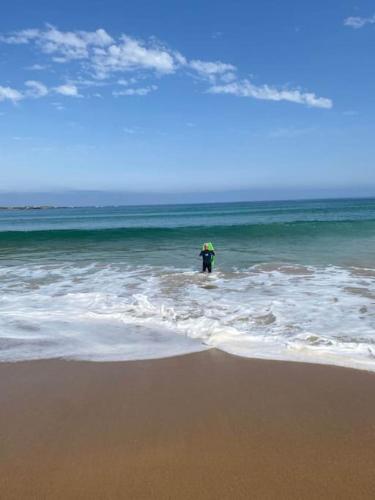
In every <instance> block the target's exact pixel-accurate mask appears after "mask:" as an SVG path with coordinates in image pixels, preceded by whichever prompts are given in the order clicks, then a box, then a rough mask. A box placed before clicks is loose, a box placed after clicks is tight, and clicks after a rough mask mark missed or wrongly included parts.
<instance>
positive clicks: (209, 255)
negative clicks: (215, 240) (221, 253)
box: [199, 243, 215, 273]
mask: <svg viewBox="0 0 375 500" xmlns="http://www.w3.org/2000/svg"><path fill="white" fill-rule="evenodd" d="M214 255H215V252H214V251H213V250H209V248H208V245H207V243H205V244H204V246H203V250H202V251H201V253H200V254H199V256H200V257H202V260H203V268H202V273H204V272H205V271H206V269H207V271H208V272H209V273H210V272H211V271H212V259H213V257H214Z"/></svg>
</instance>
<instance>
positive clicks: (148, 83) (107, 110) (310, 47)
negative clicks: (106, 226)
mask: <svg viewBox="0 0 375 500" xmlns="http://www.w3.org/2000/svg"><path fill="white" fill-rule="evenodd" d="M327 4H329V5H327ZM0 35H1V38H0V190H1V191H48V190H70V189H76V190H77V189H80V190H82V189H83V190H85V189H88V190H120V191H121V190H124V191H133V192H137V191H140V192H148V191H150V192H151V191H152V192H199V191H204V192H207V191H232V190H237V189H242V190H244V189H245V190H246V189H259V190H264V189H269V188H270V187H272V189H274V190H275V192H278V193H282V192H283V190H285V192H290V190H295V191H296V192H297V191H298V192H299V193H300V194H302V195H303V193H304V192H309V193H311V192H313V191H314V189H316V190H317V192H318V191H319V190H321V189H328V190H330V192H332V193H333V194H334V192H335V190H337V193H344V194H345V192H346V191H347V192H349V191H350V192H352V191H353V189H354V190H357V191H356V192H358V194H361V193H364V194H366V195H368V194H369V192H370V194H371V192H373V194H375V168H374V157H375V141H374V137H375V121H374V109H375V108H374V104H375V97H374V95H375V71H374V69H375V65H374V50H373V49H374V46H375V5H374V3H373V2H370V1H362V2H361V1H359V2H358V1H356V2H354V1H346V0H344V1H342V0H340V1H337V0H333V1H331V2H326V1H321V0H318V1H315V2H300V1H297V0H293V1H291V0H286V1H284V2H277V1H270V0H262V1H245V0H244V1H232V2H221V1H220V0H216V1H179V2H176V1H163V0H161V1H159V2H150V1H149V2H145V1H142V0H138V1H137V2H127V1H123V0H122V1H119V0H106V1H82V0H76V1H74V2H73V1H69V0H65V1H64V2H60V1H55V2H47V1H41V0H39V1H38V0H34V1H32V2H27V1H26V0H24V1H19V0H15V1H13V3H8V5H6V6H5V5H4V6H3V8H2V16H1V20H0ZM371 190H372V191H371Z"/></svg>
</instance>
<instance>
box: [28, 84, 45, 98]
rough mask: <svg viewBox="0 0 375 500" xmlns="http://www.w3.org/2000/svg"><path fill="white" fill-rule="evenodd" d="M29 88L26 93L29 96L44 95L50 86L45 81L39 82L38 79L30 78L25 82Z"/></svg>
mask: <svg viewBox="0 0 375 500" xmlns="http://www.w3.org/2000/svg"><path fill="white" fill-rule="evenodd" d="M25 85H26V87H27V88H28V90H26V92H25V93H24V95H26V96H27V97H44V96H46V95H47V94H48V88H47V86H46V85H44V83H41V82H37V81H36V80H28V81H27V82H25Z"/></svg>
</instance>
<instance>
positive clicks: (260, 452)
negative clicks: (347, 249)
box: [0, 350, 375, 500]
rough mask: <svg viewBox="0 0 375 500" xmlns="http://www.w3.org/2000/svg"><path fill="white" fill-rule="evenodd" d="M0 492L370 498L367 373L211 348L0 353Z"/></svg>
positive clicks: (373, 443)
mask: <svg viewBox="0 0 375 500" xmlns="http://www.w3.org/2000/svg"><path fill="white" fill-rule="evenodd" d="M0 498H1V499H6V500H8V499H17V500H18V499H28V500H29V499H38V500H39V499H81V498H82V499H117V498H121V499H122V498H125V499H138V498H144V499H153V498H157V499H222V498H224V499H226V498H228V499H241V498H266V499H272V498H275V499H276V498H277V499H280V498H288V499H290V498H299V499H301V498H303V499H305V498H314V499H317V498H319V499H322V498H327V499H328V498H329V499H336V498H337V499H346V498H348V499H353V498H355V499H358V498H375V374H374V373H367V372H360V371H356V370H351V369H344V368H336V367H325V366H318V365H305V364H298V363H284V362H272V361H262V360H250V359H244V358H238V357H233V356H230V355H228V354H224V353H221V352H219V351H215V350H211V351H207V352H203V353H198V354H192V355H187V356H182V357H176V358H170V359H164V360H153V361H142V362H128V363H88V362H87V363H85V362H74V361H37V362H23V363H14V364H0Z"/></svg>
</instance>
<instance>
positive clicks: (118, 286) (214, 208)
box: [0, 200, 375, 370]
mask: <svg viewBox="0 0 375 500" xmlns="http://www.w3.org/2000/svg"><path fill="white" fill-rule="evenodd" d="M207 240H209V241H213V243H214V245H215V247H216V250H217V265H216V267H215V272H214V273H213V274H212V275H211V276H208V275H202V274H200V273H199V272H197V271H198V270H199V268H200V260H199V257H198V253H199V250H200V246H201V244H202V242H204V241H207ZM374 243H375V201H374V200H341V201H337V200H336V201H315V202H312V201H309V202H278V203H276V202H273V203H241V204H238V203H236V204H217V205H190V206H188V205H186V206H184V205H181V206H169V207H122V208H100V209H97V208H87V209H50V210H43V211H27V212H25V211H10V212H5V211H2V212H0V360H1V361H7V360H20V359H38V358H53V357H66V358H74V359H91V360H103V361H106V360H130V359H146V358H155V357H164V356H171V355H175V354H182V353H187V352H193V351H199V350H202V349H208V348H211V347H216V348H219V349H222V350H224V351H227V352H230V353H233V354H237V355H241V356H248V357H262V358H269V359H290V360H296V361H309V362H317V363H327V364H338V365H343V366H352V367H357V368H364V369H369V370H375V307H374V305H375V251H374V249H375V246H374Z"/></svg>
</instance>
